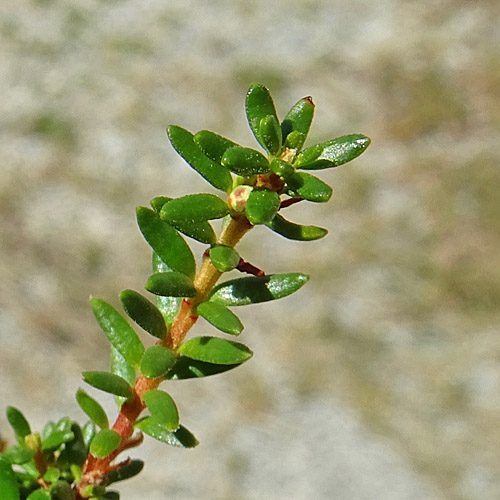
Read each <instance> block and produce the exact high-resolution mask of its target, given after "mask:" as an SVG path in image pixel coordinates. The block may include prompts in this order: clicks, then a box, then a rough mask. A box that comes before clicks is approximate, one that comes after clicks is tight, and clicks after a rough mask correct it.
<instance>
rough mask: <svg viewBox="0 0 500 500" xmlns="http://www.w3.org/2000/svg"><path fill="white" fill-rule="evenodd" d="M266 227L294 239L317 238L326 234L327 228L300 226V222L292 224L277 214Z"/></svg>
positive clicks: (308, 239)
mask: <svg viewBox="0 0 500 500" xmlns="http://www.w3.org/2000/svg"><path fill="white" fill-rule="evenodd" d="M267 227H269V228H270V229H272V230H273V231H274V232H275V233H278V234H280V235H281V236H284V237H285V238H288V239H289V240H296V241H311V240H319V239H320V238H323V236H326V235H327V234H328V230H327V229H323V228H322V227H317V226H301V225H300V224H294V223H293V222H290V221H288V220H286V219H285V218H284V217H282V216H281V215H279V214H278V215H276V217H275V218H274V219H273V220H272V222H271V223H270V224H267Z"/></svg>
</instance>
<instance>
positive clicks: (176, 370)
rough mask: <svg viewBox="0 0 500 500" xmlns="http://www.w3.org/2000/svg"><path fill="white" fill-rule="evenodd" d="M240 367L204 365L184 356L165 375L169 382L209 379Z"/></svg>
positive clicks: (235, 365) (202, 362)
mask: <svg viewBox="0 0 500 500" xmlns="http://www.w3.org/2000/svg"><path fill="white" fill-rule="evenodd" d="M237 366H240V363H238V364H234V365H217V364H214V363H205V362H204V361H197V360H196V359H191V358H188V357H186V356H180V357H179V358H178V360H177V363H175V365H174V366H173V367H172V369H171V370H170V371H169V372H168V373H167V377H166V378H167V379H169V380H186V379H190V378H201V377H209V376H211V375H218V374H219V373H224V372H227V371H228V370H232V369H233V368H236V367H237Z"/></svg>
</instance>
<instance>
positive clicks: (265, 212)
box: [245, 189, 280, 225]
mask: <svg viewBox="0 0 500 500" xmlns="http://www.w3.org/2000/svg"><path fill="white" fill-rule="evenodd" d="M279 209H280V197H279V195H278V193H277V192H276V191H269V190H268V189H254V190H253V191H252V192H251V193H250V196H249V197H248V200H247V204H246V207H245V215H246V216H247V219H248V220H249V221H250V223H251V224H253V225H257V224H267V223H269V222H271V221H272V220H273V219H274V217H275V215H276V214H277V213H278V210H279Z"/></svg>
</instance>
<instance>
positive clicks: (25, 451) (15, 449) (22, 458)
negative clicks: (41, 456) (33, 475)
mask: <svg viewBox="0 0 500 500" xmlns="http://www.w3.org/2000/svg"><path fill="white" fill-rule="evenodd" d="M34 454H35V452H34V451H33V450H30V449H29V448H26V446H22V445H20V446H11V447H10V448H7V449H6V450H5V451H4V452H3V453H2V454H1V456H2V457H4V458H6V459H7V460H8V461H9V462H10V463H11V464H16V465H21V464H24V463H26V462H29V461H30V460H31V459H32V458H33V455H34Z"/></svg>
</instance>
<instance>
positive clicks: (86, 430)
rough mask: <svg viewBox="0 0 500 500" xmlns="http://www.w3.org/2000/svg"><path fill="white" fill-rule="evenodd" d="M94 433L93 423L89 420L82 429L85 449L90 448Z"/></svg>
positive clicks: (95, 430)
mask: <svg viewBox="0 0 500 500" xmlns="http://www.w3.org/2000/svg"><path fill="white" fill-rule="evenodd" d="M96 432H97V429H96V426H95V424H94V422H92V421H90V420H89V421H88V422H87V423H86V424H85V425H84V426H83V427H82V437H83V442H84V444H85V446H86V447H87V448H88V447H89V446H90V443H91V442H92V439H94V436H95V435H96Z"/></svg>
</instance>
